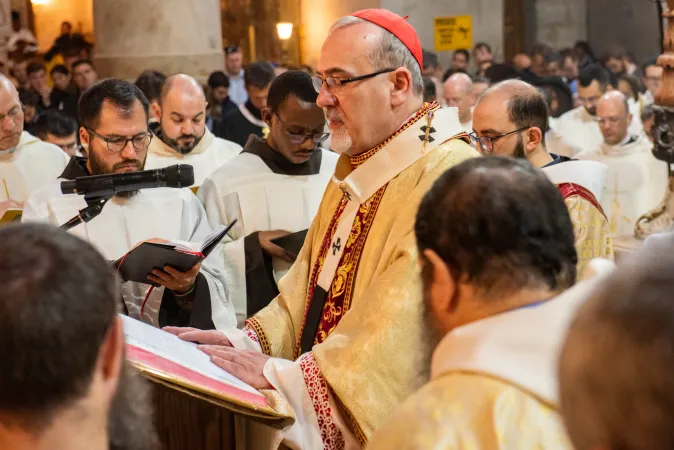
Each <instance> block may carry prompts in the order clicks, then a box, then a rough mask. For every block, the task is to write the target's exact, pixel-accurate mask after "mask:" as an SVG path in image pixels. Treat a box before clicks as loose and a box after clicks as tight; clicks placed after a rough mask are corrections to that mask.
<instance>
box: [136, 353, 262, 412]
mask: <svg viewBox="0 0 674 450" xmlns="http://www.w3.org/2000/svg"><path fill="white" fill-rule="evenodd" d="M126 358H127V359H128V360H129V361H132V362H136V363H140V364H143V365H145V366H147V367H149V368H151V369H154V370H157V371H159V372H163V373H166V374H168V375H171V376H174V377H176V378H180V379H183V380H186V381H188V382H190V383H193V384H195V385H198V386H202V387H204V388H207V389H210V390H212V391H215V392H218V393H221V394H225V395H227V396H229V397H233V398H235V399H238V400H239V401H245V402H248V403H252V404H254V405H257V406H260V407H269V404H268V403H267V399H266V398H265V397H264V395H262V394H260V395H259V396H258V395H255V394H252V393H250V392H247V391H243V390H241V389H239V388H236V387H234V386H230V385H228V384H225V383H221V382H220V381H217V380H213V379H211V378H209V377H206V376H204V375H202V374H200V373H198V372H195V371H193V370H190V369H188V368H187V367H185V366H181V365H180V364H177V363H175V362H173V361H170V360H168V359H166V358H162V357H161V356H158V355H155V354H154V353H151V352H149V351H147V350H143V349H142V348H139V347H136V346H134V345H130V344H126Z"/></svg>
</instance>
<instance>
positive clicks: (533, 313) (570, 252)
mask: <svg viewBox="0 0 674 450" xmlns="http://www.w3.org/2000/svg"><path fill="white" fill-rule="evenodd" d="M415 230H416V238H417V246H418V249H419V259H420V263H421V267H422V280H423V292H424V310H425V314H424V316H425V326H424V327H423V328H422V330H423V335H422V338H421V341H422V342H424V346H425V347H426V348H425V349H424V350H422V352H423V356H424V357H425V358H426V359H427V360H431V358H430V356H431V354H432V360H431V361H429V362H427V363H426V365H425V366H424V368H423V369H424V370H425V371H426V372H425V373H426V374H428V372H430V380H429V382H428V383H426V385H424V386H423V387H422V388H421V389H420V390H418V391H417V392H416V393H414V394H413V395H411V396H410V397H409V398H408V399H407V400H405V402H404V403H403V404H402V405H401V406H400V407H399V408H398V409H396V410H395V411H394V412H393V413H392V414H391V415H390V416H389V417H388V418H387V419H386V423H385V424H384V425H383V426H382V427H381V428H379V429H378V430H377V432H376V433H375V435H374V438H373V440H372V442H371V443H370V446H369V447H368V449H372V450H387V449H397V450H416V449H425V450H440V449H503V450H506V449H507V450H516V449H534V448H535V449H539V450H571V449H572V448H573V447H572V446H571V445H570V443H569V441H568V439H567V437H566V434H565V432H564V425H563V423H562V419H561V416H560V413H559V404H558V398H557V397H558V396H557V376H556V371H555V366H556V355H557V348H558V347H559V346H560V345H561V344H562V342H563V340H564V337H565V334H566V330H567V326H568V322H569V321H570V318H571V316H572V314H573V313H574V311H575V309H576V307H577V306H578V305H579V304H582V302H583V301H584V299H585V298H586V297H585V296H584V295H583V293H585V292H586V286H583V285H579V286H577V287H576V288H574V290H572V291H569V292H565V293H564V294H562V293H563V292H564V291H566V290H567V289H569V288H570V287H571V286H573V285H574V283H575V280H576V250H575V248H574V235H573V227H572V225H571V221H570V220H569V216H568V214H566V207H565V205H564V202H563V201H562V198H561V196H560V195H559V192H557V190H556V189H555V187H554V186H553V185H552V184H550V182H549V181H548V180H547V178H546V176H545V175H544V174H543V173H542V172H541V171H539V170H537V169H535V168H534V167H533V166H532V165H531V164H530V163H529V162H527V161H524V160H519V159H518V160H515V159H510V158H503V157H494V158H480V159H474V160H471V161H467V162H465V163H463V164H461V165H459V166H457V167H455V168H452V169H450V170H448V171H447V172H445V173H444V174H443V175H442V177H441V178H440V179H439V180H438V181H437V182H436V183H435V185H434V186H433V187H432V188H431V190H430V191H429V192H428V194H426V196H425V197H424V199H423V201H422V203H421V206H420V207H419V212H418V214H417V218H416V225H415ZM583 284H587V283H583ZM560 294H562V295H561V296H560ZM419 315H421V313H419ZM410 357H411V356H410Z"/></svg>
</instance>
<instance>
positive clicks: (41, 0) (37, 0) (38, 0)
mask: <svg viewBox="0 0 674 450" xmlns="http://www.w3.org/2000/svg"><path fill="white" fill-rule="evenodd" d="M30 2H31V3H32V4H33V5H35V6H39V5H46V4H47V3H49V0H30Z"/></svg>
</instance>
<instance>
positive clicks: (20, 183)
mask: <svg viewBox="0 0 674 450" xmlns="http://www.w3.org/2000/svg"><path fill="white" fill-rule="evenodd" d="M0 117H1V118H2V120H1V121H0V178H1V179H2V180H3V183H2V184H0V218H2V216H3V215H4V213H5V211H6V210H7V209H8V208H9V207H10V206H12V207H21V204H22V202H24V201H25V200H26V198H28V196H29V195H30V194H31V193H32V192H34V191H35V190H37V189H38V188H40V187H42V186H44V185H45V184H48V183H50V182H52V181H55V180H56V178H58V176H59V175H60V174H61V172H62V171H63V169H65V167H66V164H67V163H68V155H66V153H65V152H64V151H63V150H61V149H60V148H59V147H57V146H55V145H52V144H48V143H46V142H43V141H41V140H39V139H38V138H36V137H35V136H33V135H31V134H29V133H28V132H26V131H24V129H23V120H24V117H23V108H22V105H21V101H20V100H19V94H18V92H17V90H16V88H15V87H14V85H13V84H12V82H11V81H10V80H9V79H8V78H7V77H5V76H4V75H0ZM2 153H4V154H2ZM5 201H11V202H13V203H11V204H10V203H3V202H5Z"/></svg>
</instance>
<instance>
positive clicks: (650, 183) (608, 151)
mask: <svg viewBox="0 0 674 450" xmlns="http://www.w3.org/2000/svg"><path fill="white" fill-rule="evenodd" d="M597 117H598V122H599V128H600V129H601V133H602V135H603V137H604V142H602V143H601V145H599V146H597V147H596V148H595V149H594V150H591V151H586V152H583V153H581V154H579V155H578V159H587V160H594V161H599V162H602V163H604V164H606V166H607V167H608V172H607V174H606V180H605V181H604V195H603V199H602V203H603V205H604V211H606V213H607V215H608V219H609V223H610V227H611V234H613V235H614V236H617V235H627V234H630V235H631V234H633V233H634V226H635V224H636V221H637V219H639V217H640V216H641V215H642V214H644V213H646V212H648V211H650V210H651V209H652V208H654V207H655V206H657V205H658V203H660V201H661V200H662V199H663V198H664V196H665V190H666V189H667V164H666V163H665V162H663V161H659V160H658V159H656V158H655V156H653V153H652V150H653V144H652V143H651V141H650V140H649V139H648V138H647V137H646V136H644V135H643V134H639V135H636V136H635V135H632V134H630V133H629V129H628V128H629V124H630V122H631V119H632V115H631V114H630V112H629V108H628V105H627V101H626V98H625V96H624V95H623V94H622V93H620V92H619V91H611V92H607V93H606V94H604V95H603V96H602V97H601V99H600V100H599V102H598V103H597Z"/></svg>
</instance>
